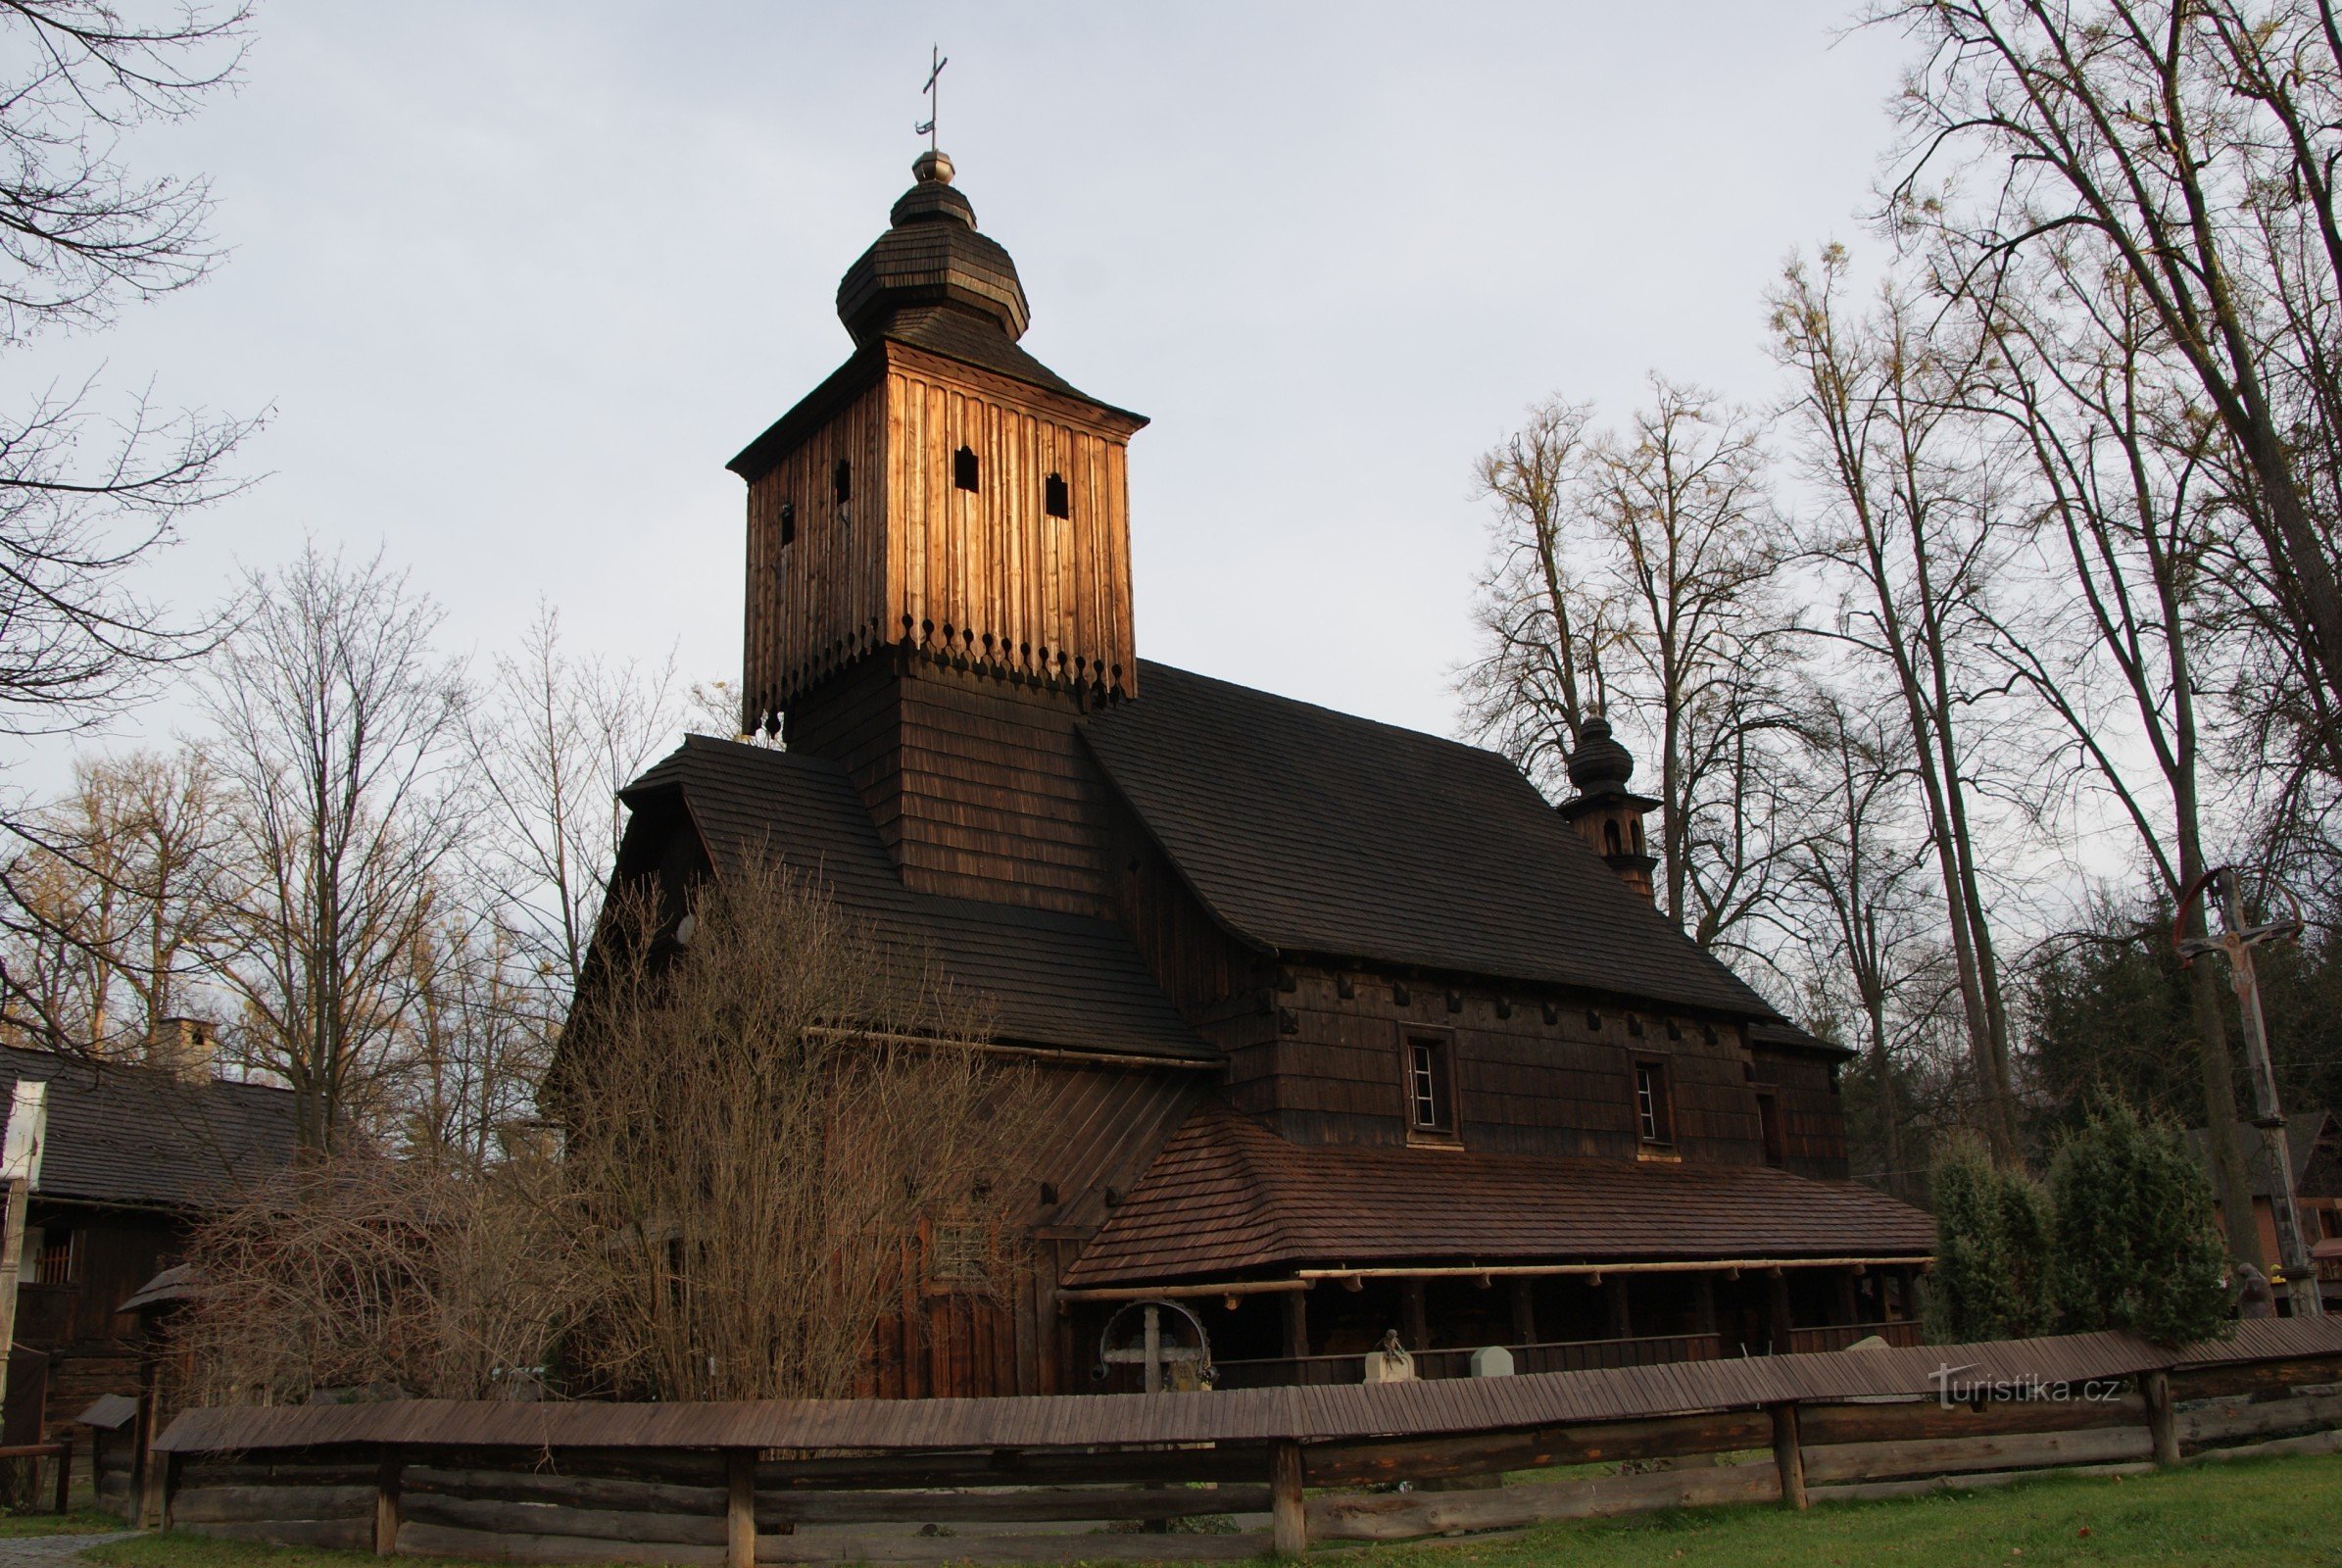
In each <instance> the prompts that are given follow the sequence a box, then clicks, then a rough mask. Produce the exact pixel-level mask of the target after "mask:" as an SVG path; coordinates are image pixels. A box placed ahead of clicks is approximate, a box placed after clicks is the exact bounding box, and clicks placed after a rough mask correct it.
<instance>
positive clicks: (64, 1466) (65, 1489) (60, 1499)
mask: <svg viewBox="0 0 2342 1568" xmlns="http://www.w3.org/2000/svg"><path fill="white" fill-rule="evenodd" d="M89 1430H90V1439H89V1451H90V1455H91V1457H90V1462H89V1467H90V1468H91V1469H92V1470H95V1469H96V1468H97V1458H96V1455H97V1451H98V1440H97V1428H95V1427H92V1428H90V1429H89ZM72 1506H73V1439H72V1438H70V1437H69V1438H67V1439H66V1440H65V1441H64V1442H63V1443H61V1444H59V1445H58V1446H57V1511H58V1512H59V1513H64V1512H65V1511H66V1510H67V1509H68V1508H70V1507H72Z"/></svg>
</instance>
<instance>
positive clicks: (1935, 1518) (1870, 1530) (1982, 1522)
mask: <svg viewBox="0 0 2342 1568" xmlns="http://www.w3.org/2000/svg"><path fill="white" fill-rule="evenodd" d="M1320 1555H1322V1556H1324V1557H1325V1558H1326V1559H1328V1560H1329V1561H1339V1562H1340V1563H1342V1565H1343V1568H1563V1565H1572V1568H1574V1565H1577V1564H1588V1565H1596V1568H1645V1565H1648V1568H1769V1565H1776V1564H1778V1565H1781V1568H1792V1565H1793V1568H1834V1565H1839V1564H1846V1565H1860V1564H1870V1563H1892V1564H1897V1565H1907V1568H1953V1565H1959V1568H1976V1565H1980V1564H2003V1565H2005V1564H2024V1565H2025V1568H2033V1565H2035V1564H2045V1563H2092V1564H2134V1563H2153V1564H2182V1563H2183V1564H2231V1563H2232V1564H2239V1565H2243V1564H2250V1565H2252V1568H2296V1565H2308V1564H2318V1565H2323V1568H2342V1455H2335V1454H2318V1455H2310V1456H2303V1457H2294V1458H2277V1459H2247V1460H2237V1461H2233V1462H2230V1463H2223V1464H2207V1465H2191V1466H2189V1467H2188V1468H2186V1469H2184V1470H2179V1471H2174V1472H2171V1473H2169V1474H2162V1475H2146V1476H2131V1477H2127V1478H2124V1479H2122V1480H2112V1479H2106V1478H2080V1477H2075V1478H2069V1479H2063V1480H2060V1479H2057V1478H2047V1479H2043V1480H2039V1481H2029V1482H2025V1483H2023V1484H2021V1485H2019V1486H2015V1487H2007V1488H2000V1489H1995V1490H1989V1491H1978V1492H1966V1493H1938V1494H1935V1495H1929V1496H1925V1497H1908V1498H1898V1499H1895V1500H1892V1501H1886V1502H1839V1503H1832V1502H1825V1503H1817V1504H1815V1505H1814V1507H1813V1509H1812V1510H1811V1511H1809V1512H1807V1513H1804V1514H1791V1513H1786V1512H1783V1511H1781V1509H1778V1508H1761V1507H1744V1508H1692V1509H1681V1510H1676V1511H1671V1512H1667V1513H1651V1514H1638V1515H1635V1516H1633V1517H1630V1518H1624V1519H1608V1520H1583V1521H1573V1522H1570V1523H1566V1524H1555V1525H1544V1526H1540V1527H1538V1528H1537V1529H1535V1530H1528V1531H1523V1532H1521V1533H1520V1534H1518V1535H1512V1536H1505V1537H1499V1538H1491V1539H1489V1540H1487V1541H1481V1542H1474V1541H1469V1540H1465V1541H1450V1542H1440V1543H1436V1544H1435V1543H1425V1544H1414V1545H1401V1546H1369V1547H1361V1548H1355V1549H1350V1550H1344V1551H1342V1552H1339V1553H1335V1552H1326V1553H1323V1554H1320ZM86 1560H88V1561H91V1562H97V1563H108V1564H114V1565H116V1568H242V1565H245V1564H250V1565H253V1568H361V1565H363V1564H370V1563H375V1562H377V1561H378V1559H376V1558H374V1557H372V1556H368V1555H366V1554H363V1553H358V1552H341V1551H310V1550H285V1549H280V1548H276V1547H269V1546H251V1545H245V1544H240V1543H231V1542H222V1541H208V1540H205V1539H203V1538H200V1537H195V1536H179V1535H171V1536H148V1537H144V1538H142V1539H140V1540H137V1541H122V1542H115V1543H113V1544H107V1545H102V1546H95V1547H92V1548H91V1549H90V1551H89V1553H88V1556H87V1559H86Z"/></svg>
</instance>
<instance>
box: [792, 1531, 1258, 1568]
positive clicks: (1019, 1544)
mask: <svg viewBox="0 0 2342 1568" xmlns="http://www.w3.org/2000/svg"><path fill="white" fill-rule="evenodd" d="M1269 1550H1270V1541H1269V1538H1268V1537H1267V1536H1264V1535H1229V1536H1218V1535H1209V1536H1207V1535H1192V1536H1187V1535H1182V1536H1156V1535H1134V1536H1093V1535H1049V1536H1041V1535H1035V1536H942V1537H933V1536H896V1535H888V1536H869V1535H834V1536H831V1535H823V1536H758V1537H757V1538H756V1560H757V1561H758V1562H916V1563H954V1562H998V1563H1030V1562H1242V1561H1244V1560H1246V1559H1248V1558H1254V1557H1260V1556H1264V1555H1266V1554H1267V1553H1268V1551H1269Z"/></svg>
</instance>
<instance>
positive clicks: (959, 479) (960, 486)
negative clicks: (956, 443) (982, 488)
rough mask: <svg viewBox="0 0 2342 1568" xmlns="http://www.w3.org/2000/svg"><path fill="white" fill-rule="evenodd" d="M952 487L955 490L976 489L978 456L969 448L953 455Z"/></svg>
mask: <svg viewBox="0 0 2342 1568" xmlns="http://www.w3.org/2000/svg"><path fill="white" fill-rule="evenodd" d="M951 487H952V488H953V489H954V490H973V489H975V488H976V454H975V453H974V452H973V451H972V450H970V449H969V448H967V447H961V448H960V449H959V450H958V451H957V452H954V453H952V454H951Z"/></svg>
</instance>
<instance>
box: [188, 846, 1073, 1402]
mask: <svg viewBox="0 0 2342 1568" xmlns="http://www.w3.org/2000/svg"><path fill="white" fill-rule="evenodd" d="M597 957H598V962H597V966H596V967H595V968H594V969H593V970H592V971H591V972H590V974H589V981H588V989H587V998H588V1000H587V1003H586V1005H585V1006H584V1007H583V1008H582V1009H581V1016H580V1018H579V1019H578V1020H577V1022H576V1025H575V1027H574V1028H573V1029H572V1031H571V1033H570V1035H569V1037H568V1039H567V1041H566V1042H565V1044H564V1054H563V1056H562V1059H561V1062H560V1064H559V1066H558V1068H557V1071H558V1073H559V1075H560V1076H559V1079H558V1082H557V1085H556V1089H555V1094H554V1096H553V1097H552V1098H553V1099H554V1100H555V1101H556V1102H557V1103H559V1105H560V1106H561V1111H562V1114H563V1118H564V1120H565V1122H566V1129H567V1138H566V1140H565V1148H563V1149H561V1150H558V1151H557V1150H556V1148H555V1147H554V1141H553V1139H552V1138H551V1137H550V1136H548V1137H547V1138H545V1139H543V1140H540V1141H534V1142H529V1143H527V1144H526V1147H514V1148H507V1149H506V1150H504V1151H503V1152H501V1153H499V1154H497V1155H496V1156H495V1157H492V1158H476V1159H467V1158H464V1157H462V1155H463V1150H462V1149H461V1148H459V1147H456V1146H452V1145H441V1146H436V1153H435V1154H434V1156H433V1157H427V1158H426V1157H408V1158H392V1157H388V1156H385V1155H382V1154H377V1153H372V1152H363V1151H361V1152H341V1153H337V1154H334V1155H332V1156H327V1157H321V1158H317V1159H315V1160H312V1161H310V1162H308V1163H305V1164H304V1165H302V1166H300V1167H299V1168H297V1169H296V1170H295V1171H293V1172H291V1173H288V1174H287V1175H286V1176H285V1177H283V1178H282V1179H281V1180H280V1181H279V1182H278V1183H276V1184H275V1185H274V1186H273V1187H271V1188H270V1189H268V1191H267V1192H265V1193H263V1194H262V1195H260V1196H259V1197H258V1198H257V1199H256V1200H255V1201H251V1202H249V1203H247V1204H245V1205H244V1206H243V1207H242V1208H240V1209H238V1210H237V1211H235V1212H234V1213H231V1214H230V1215H228V1216H227V1217H225V1218H224V1219H222V1220H220V1221H219V1222H217V1223H215V1224H214V1225H212V1226H211V1227H209V1228H208V1229H207V1230H206V1231H205V1232H204V1233H203V1234H202V1235H201V1236H200V1238H199V1239H198V1243H197V1246H196V1248H195V1250H194V1255H193V1262H194V1264H195V1266H196V1268H197V1270H198V1272H199V1275H200V1277H201V1279H202V1282H203V1289H202V1294H201V1296H200V1299H198V1301H197V1303H196V1305H195V1306H194V1308H193V1309H192V1310H191V1311H190V1313H189V1316H188V1321H187V1326H186V1328H185V1330H184V1331H183V1332H184V1336H185V1338H184V1340H183V1341H182V1344H183V1346H184V1348H187V1349H189V1350H190V1351H192V1352H193V1362H194V1367H195V1372H194V1377H195V1381H196V1387H195V1389H194V1390H193V1391H192V1392H193V1393H194V1395H195V1396H196V1397H200V1398H203V1399H206V1400H210V1401H214V1402H243V1403H249V1402H283V1401H287V1400H298V1399H305V1398H308V1397H312V1396H313V1395H315V1394H316V1393H317V1392H318V1391H320V1390H328V1389H350V1388H355V1389H362V1390H375V1391H382V1392H386V1393H387V1392H390V1391H394V1390H395V1391H396V1392H399V1393H403V1394H406V1395H411V1396H427V1397H460V1398H464V1397H467V1398H493V1397H530V1396H533V1395H534V1394H536V1393H537V1392H539V1391H540V1390H550V1391H551V1392H564V1393H584V1394H599V1395H617V1396H626V1397H658V1398H666V1399H677V1398H726V1399H732V1398H765V1397H787V1396H813V1397H821V1396H836V1395H843V1394H848V1393H851V1392H852V1391H853V1388H854V1383H855V1380H856V1377H857V1374H859V1373H860V1372H861V1370H862V1368H863V1366H864V1364H865V1361H866V1359H867V1358H868V1356H869V1354H870V1352H871V1347H872V1344H873V1338H874V1332H875V1330H876V1329H877V1327H878V1326H879V1324H880V1322H881V1320H882V1319H883V1318H884V1317H885V1316H886V1315H887V1314H888V1313H889V1312H890V1311H891V1310H893V1309H895V1308H896V1307H897V1306H899V1305H900V1303H901V1301H902V1300H903V1297H904V1294H905V1293H906V1292H917V1291H920V1290H922V1289H926V1288H929V1287H937V1288H943V1289H948V1290H952V1291H957V1292H963V1293H968V1294H983V1293H984V1292H986V1291H987V1290H988V1289H989V1282H990V1281H991V1279H993V1278H994V1277H996V1271H997V1270H998V1269H999V1267H1000V1263H1001V1261H1002V1259H1003V1256H1004V1252H1005V1247H1004V1243H1003V1241H1002V1234H1003V1228H1002V1225H1001V1223H1000V1222H1001V1219H1002V1217H1003V1214H1002V1210H1003V1206H1004V1205H1003V1201H1002V1195H1004V1194H1005V1193H1006V1192H1008V1191H1009V1190H1010V1188H1009V1186H1008V1180H1007V1175H1008V1171H1009V1168H1010V1166H1011V1163H1012V1153H1013V1151H1015V1150H1017V1149H1019V1148H1021V1147H1022V1146H1023V1145H1024V1143H1025V1141H1026V1135H1027V1131H1028V1128H1029V1126H1030V1112H1029V1110H1028V1108H1027V1107H1028V1106H1029V1103H1030V1096H1029V1093H1028V1091H1027V1089H1026V1086H1025V1083H1024V1081H1023V1079H1022V1078H1021V1076H1020V1075H1018V1074H1016V1073H1014V1072H1012V1071H1009V1070H1007V1069H1004V1068H1003V1067H1001V1066H1000V1063H999V1059H998V1058H997V1057H995V1056H992V1055H989V1054H986V1053H985V1052H984V1051H983V1050H982V1049H981V1045H982V1042H983V1041H984V1040H985V1039H986V1038H987V1030H986V1028H985V1024H984V1020H983V1018H982V1016H981V1013H980V1010H979V1009H978V1008H977V1007H976V1006H975V1005H973V1003H972V1001H971V1000H970V999H968V998H965V997H962V996H960V995H958V994H956V993H955V992H954V991H953V990H952V989H951V987H950V986H949V985H948V984H947V983H945V982H944V980H943V979H942V978H941V977H940V975H939V973H938V971H937V970H936V968H935V967H934V966H933V965H932V964H931V963H929V962H927V961H926V960H925V959H924V958H923V957H921V956H919V955H917V954H914V953H909V952H906V951H903V949H901V948H900V947H896V946H891V945H889V944H888V943H886V942H885V941H883V940H881V937H880V935H879V934H878V933H877V932H875V931H874V930H872V929H871V928H870V927H869V926H868V925H866V924H865V923H863V922H861V921H859V920H857V919H855V918H854V917H853V916H851V915H849V914H847V913H846V912H844V911H842V910H841V909H840V908H839V907H838V906H837V905H836V904H835V903H834V902H833V901H832V900H831V899H830V898H828V897H827V896H826V894H825V893H824V892H823V891H822V890H821V889H820V888H818V887H817V886H815V885H813V884H812V883H810V882H809V881H807V880H805V878H802V877H800V876H798V875H797V874H795V873H793V872H791V871H788V870H785V869H784V868H782V867H780V866H779V865H777V864H772V863H768V862H765V861H762V860H756V861H753V862H751V863H750V864H748V865H746V866H745V867H743V868H741V869H739V870H738V871H737V872H736V873H735V874H733V875H732V876H730V877H728V878H727V879H725V880H723V881H721V882H712V883H707V884H704V885H702V886H700V887H697V888H695V889H693V890H692V891H691V892H690V893H689V894H688V895H684V894H681V893H678V894H677V895H675V896H674V897H673V898H671V899H668V900H661V898H660V897H659V894H658V891H657V889H656V888H650V887H646V888H643V889H640V890H636V891H632V892H628V891H621V893H620V894H619V895H618V896H617V897H615V898H613V900H612V901H611V903H610V911H609V914H608V915H607V917H606V919H605V922H604V929H603V940H602V943H601V945H600V946H599V948H598V949H597Z"/></svg>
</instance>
